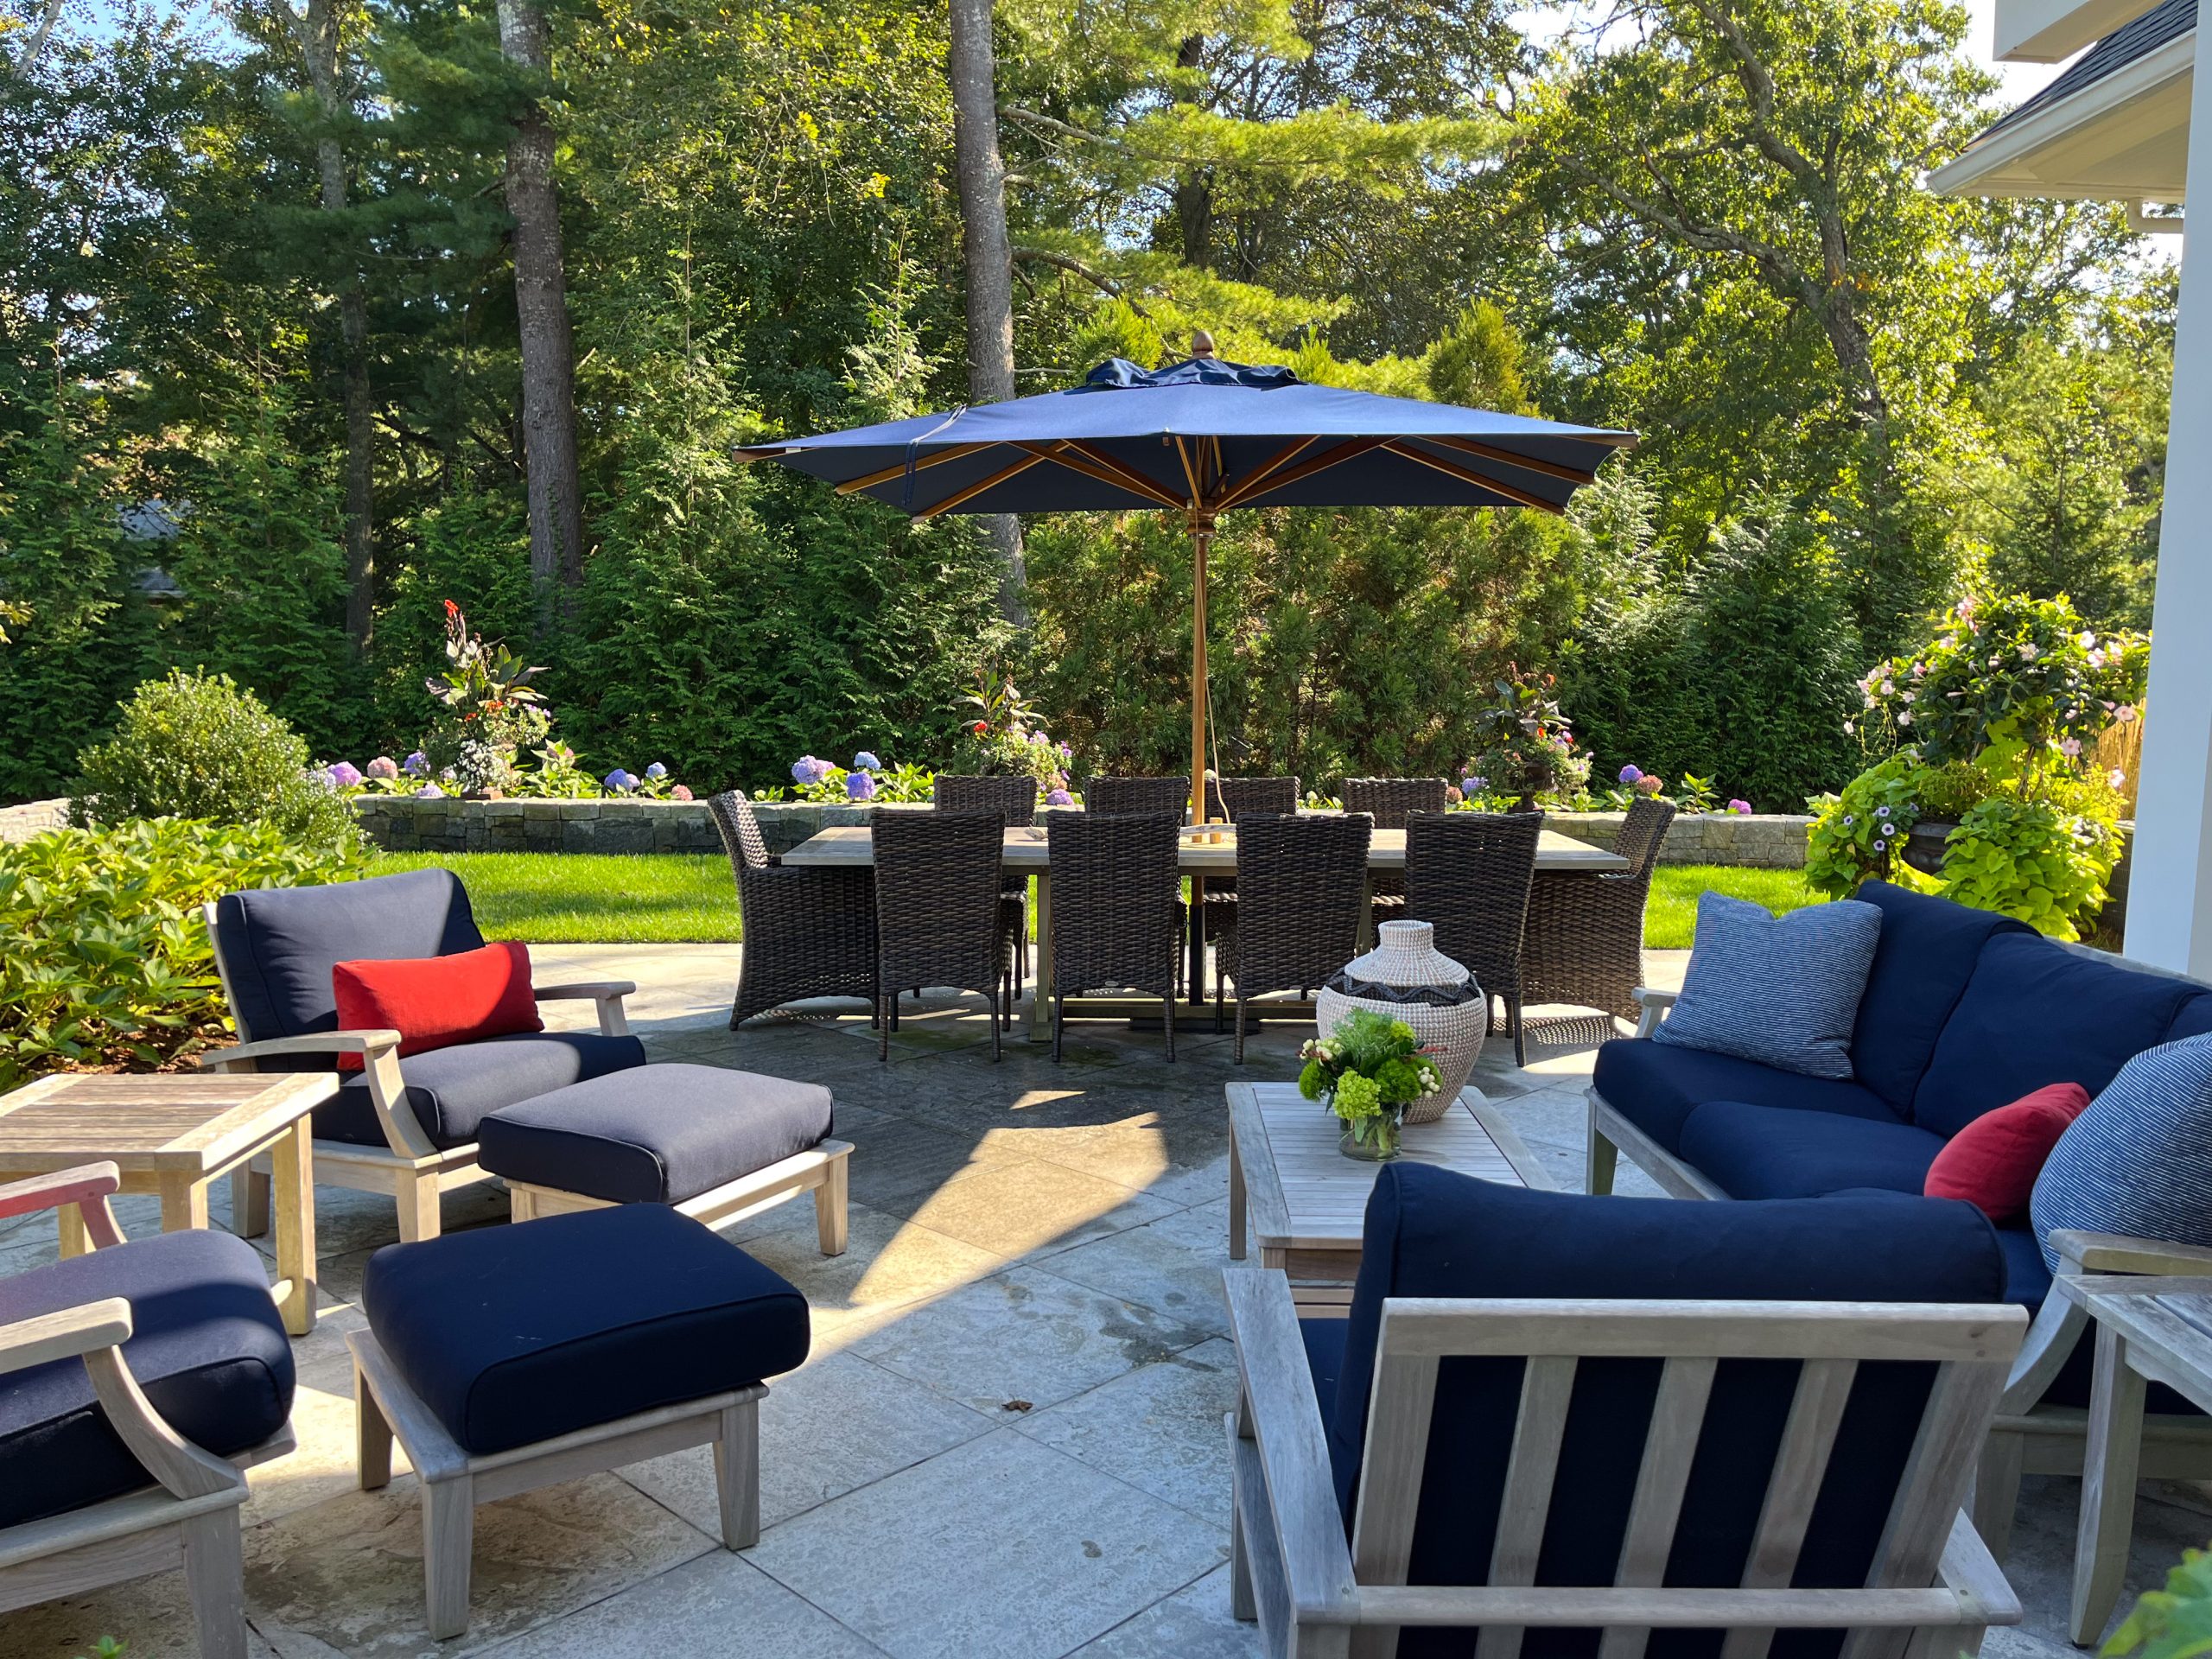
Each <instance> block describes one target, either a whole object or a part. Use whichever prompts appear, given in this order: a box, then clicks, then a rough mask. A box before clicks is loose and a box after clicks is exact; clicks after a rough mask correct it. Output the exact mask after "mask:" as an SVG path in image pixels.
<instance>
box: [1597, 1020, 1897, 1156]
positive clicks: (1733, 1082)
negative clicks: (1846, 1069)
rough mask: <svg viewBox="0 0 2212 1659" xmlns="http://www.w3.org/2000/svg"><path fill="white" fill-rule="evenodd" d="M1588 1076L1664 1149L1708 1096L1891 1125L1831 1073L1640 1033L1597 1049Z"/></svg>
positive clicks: (1672, 1147)
mask: <svg viewBox="0 0 2212 1659" xmlns="http://www.w3.org/2000/svg"><path fill="white" fill-rule="evenodd" d="M1591 1081H1592V1083H1593V1084H1595V1085H1596V1087H1597V1090H1598V1092H1599V1094H1600V1095H1602V1096H1605V1103H1606V1104H1607V1105H1609V1106H1611V1107H1612V1108H1614V1109H1616V1110H1617V1111H1618V1112H1619V1113H1620V1114H1621V1116H1624V1117H1625V1118H1626V1119H1628V1121H1629V1122H1631V1123H1633V1124H1635V1125H1636V1127H1637V1128H1639V1129H1642V1130H1643V1132H1644V1134H1646V1135H1649V1136H1650V1137H1651V1138H1652V1139H1653V1140H1654V1141H1657V1142H1658V1143H1659V1144H1660V1146H1661V1147H1664V1148H1665V1149H1666V1150H1667V1151H1669V1152H1672V1153H1680V1152H1681V1141H1682V1125H1683V1124H1684V1123H1685V1122H1688V1119H1689V1115H1690V1114H1691V1113H1692V1112H1694V1111H1695V1110H1696V1109H1698V1108H1699V1107H1700V1106H1701V1105H1703V1104H1704V1103H1706V1102H1707V1101H1708V1100H1740V1101H1745V1102H1748V1103H1751V1104H1752V1105H1754V1106H1774V1107H1788V1108H1790V1109H1795V1110H1799V1111H1808V1112H1828V1113H1837V1114H1840V1115H1841V1116H1846V1117H1860V1118H1872V1119H1873V1120H1874V1121H1875V1122H1878V1123H1895V1122H1898V1121H1899V1119H1898V1116H1897V1113H1895V1112H1893V1111H1891V1109H1890V1108H1889V1107H1888V1106H1886V1105H1885V1104H1884V1103H1883V1102H1882V1100H1881V1097H1880V1096H1878V1095H1876V1094H1875V1093H1874V1091H1873V1090H1871V1089H1868V1088H1866V1087H1865V1086H1864V1085H1863V1084H1856V1083H1847V1082H1844V1081H1842V1080H1840V1079H1838V1078H1833V1077H1800V1076H1799V1075H1798V1074H1797V1073H1796V1072H1794V1071H1776V1070H1775V1069H1774V1067H1772V1066H1770V1065H1760V1064H1759V1063H1758V1061H1757V1060H1739V1059H1738V1058H1735V1057H1734V1056H1733V1055H1731V1054H1708V1053H1707V1052H1705V1051H1704V1050H1702V1049H1696V1048H1669V1047H1668V1046H1666V1045H1665V1044H1663V1043H1655V1042H1652V1041H1651V1040H1650V1039H1648V1038H1637V1037H1624V1038H1616V1039H1614V1040H1613V1041H1611V1042H1609V1043H1607V1044H1605V1046H1602V1047H1601V1048H1599V1051H1598V1065H1597V1071H1596V1072H1595V1074H1594V1076H1593V1077H1592V1079H1591Z"/></svg>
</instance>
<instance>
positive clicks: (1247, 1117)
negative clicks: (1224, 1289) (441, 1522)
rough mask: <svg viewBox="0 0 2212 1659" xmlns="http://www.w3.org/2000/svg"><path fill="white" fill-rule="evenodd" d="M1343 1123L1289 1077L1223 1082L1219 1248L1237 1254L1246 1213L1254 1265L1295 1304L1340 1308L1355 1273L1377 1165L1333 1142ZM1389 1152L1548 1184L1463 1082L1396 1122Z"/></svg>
mask: <svg viewBox="0 0 2212 1659" xmlns="http://www.w3.org/2000/svg"><path fill="white" fill-rule="evenodd" d="M1343 1131H1344V1125H1343V1124H1342V1123H1341V1122H1338V1120H1337V1119H1336V1117H1335V1116H1332V1114H1331V1113H1330V1112H1329V1111H1328V1109H1326V1108H1325V1107H1323V1106H1322V1105H1320V1104H1319V1103H1318V1102H1315V1101H1311V1100H1308V1099H1306V1096H1303V1095H1301V1094H1300V1093H1299V1092H1298V1085H1297V1084H1294V1083H1232V1084H1230V1085H1229V1255H1230V1260H1231V1261H1233V1262H1242V1261H1243V1260H1244V1255H1245V1249H1246V1244H1245V1230H1246V1227H1247V1224H1248V1222H1249V1227H1250V1230H1251V1238H1252V1243H1255V1244H1256V1245H1258V1247H1259V1250H1260V1265H1261V1266H1262V1267H1265V1268H1281V1269H1282V1270H1283V1271H1284V1272H1285V1273H1286V1274H1288V1275H1289V1276H1290V1281H1291V1294H1292V1297H1293V1300H1295V1301H1296V1303H1297V1304H1298V1306H1299V1309H1300V1312H1301V1313H1330V1312H1336V1313H1341V1312H1343V1311H1344V1308H1345V1307H1347V1306H1350V1305H1351V1282H1352V1281H1353V1280H1355V1279H1357V1277H1358V1276H1359V1246H1360V1236H1361V1231H1362V1229H1363V1224H1364V1223H1365V1221H1366V1217H1367V1199H1368V1196H1369V1194H1370V1193H1372V1192H1374V1190H1375V1176H1376V1171H1378V1170H1379V1169H1381V1168H1382V1167H1383V1166H1381V1165H1380V1164H1366V1163H1361V1162H1360V1161H1358V1160H1357V1159H1352V1158H1347V1157H1345V1156H1344V1154H1343V1153H1342V1152H1340V1151H1338V1140H1339V1139H1340V1138H1341V1136H1342V1134H1343ZM1399 1147H1400V1150H1399V1154H1398V1155H1399V1157H1400V1158H1401V1159H1402V1160H1404V1161H1406V1162H1408V1163H1415V1164H1436V1165H1439V1166H1442V1167H1443V1168H1446V1169H1451V1170H1457V1171H1458V1172H1459V1173H1460V1174H1462V1175H1472V1176H1476V1177H1478V1179H1483V1180H1486V1181H1503V1182H1505V1183H1507V1184H1508V1185H1513V1186H1525V1187H1530V1188H1533V1189H1535V1190H1536V1191H1538V1192H1548V1191H1549V1190H1550V1189H1551V1186H1552V1181H1551V1178H1550V1177H1549V1176H1548V1175H1547V1174H1545V1173H1544V1170H1543V1166H1542V1165H1541V1164H1539V1163H1538V1162H1537V1161H1536V1160H1535V1155H1534V1154H1531V1153H1530V1152H1529V1148H1528V1147H1526V1146H1525V1145H1523V1144H1522V1140H1521V1137H1520V1136H1519V1135H1516V1133H1514V1129H1513V1126H1512V1125H1511V1124H1510V1123H1508V1122H1506V1121H1505V1120H1504V1119H1503V1117H1501V1116H1498V1113H1497V1109H1496V1108H1495V1107H1493V1106H1491V1103H1489V1101H1487V1100H1486V1099H1484V1097H1483V1092H1482V1090H1479V1089H1477V1088H1474V1087H1473V1086H1471V1085H1470V1086H1469V1087H1467V1088H1465V1089H1462V1090H1460V1091H1459V1099H1458V1100H1456V1101H1454V1102H1453V1103H1452V1107H1451V1109H1449V1110H1448V1111H1446V1113H1445V1114H1444V1116H1442V1117H1440V1118H1439V1119H1438V1120H1437V1121H1436V1122H1433V1123H1412V1124H1408V1125H1407V1126H1406V1128H1405V1131H1404V1135H1403V1138H1402V1140H1401V1141H1400V1142H1399Z"/></svg>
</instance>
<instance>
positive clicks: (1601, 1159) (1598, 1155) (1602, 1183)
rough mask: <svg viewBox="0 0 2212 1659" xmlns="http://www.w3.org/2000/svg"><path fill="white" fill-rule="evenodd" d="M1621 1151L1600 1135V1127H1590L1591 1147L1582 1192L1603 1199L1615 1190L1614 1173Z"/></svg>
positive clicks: (1584, 1169)
mask: <svg viewBox="0 0 2212 1659" xmlns="http://www.w3.org/2000/svg"><path fill="white" fill-rule="evenodd" d="M1620 1156H1621V1149H1620V1148H1619V1147H1617V1146H1615V1145H1614V1144H1613V1143H1612V1142H1611V1141H1608V1140H1606V1139H1605V1136H1604V1135H1600V1134H1599V1133H1598V1126H1597V1125H1596V1124H1595V1123H1592V1125H1591V1126H1590V1145H1589V1149H1588V1152H1587V1153H1586V1155H1585V1158H1584V1160H1583V1166H1582V1190H1583V1191H1584V1192H1587V1193H1590V1194H1592V1195H1593V1196H1594V1197H1598V1198H1603V1197H1605V1196H1606V1195H1607V1194H1609V1193H1610V1192H1612V1190H1613V1175H1614V1172H1615V1171H1616V1170H1617V1168H1618V1166H1619V1164H1620Z"/></svg>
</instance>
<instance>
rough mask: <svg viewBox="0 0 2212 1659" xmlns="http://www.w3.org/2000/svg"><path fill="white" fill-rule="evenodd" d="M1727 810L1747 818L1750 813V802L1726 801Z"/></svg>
mask: <svg viewBox="0 0 2212 1659" xmlns="http://www.w3.org/2000/svg"><path fill="white" fill-rule="evenodd" d="M1728 810H1730V811H1731V812H1733V813H1735V814H1736V815H1737V816H1738V817H1745V818H1747V817H1751V803H1750V802H1749V801H1744V800H1736V801H1731V802H1729V803H1728Z"/></svg>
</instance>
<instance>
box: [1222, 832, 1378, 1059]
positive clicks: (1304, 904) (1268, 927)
mask: <svg viewBox="0 0 2212 1659" xmlns="http://www.w3.org/2000/svg"><path fill="white" fill-rule="evenodd" d="M1373 828H1374V826H1373V825H1371V824H1370V823H1368V821H1367V820H1366V818H1364V817H1361V816H1360V815H1359V814H1357V813H1345V814H1344V815H1342V816H1335V815H1332V816H1329V817H1289V818H1249V819H1247V820H1246V821H1245V822H1244V823H1241V824H1239V825H1238V826H1237V827H1236V890H1237V901H1236V905H1235V906H1233V907H1232V908H1231V910H1230V914H1229V917H1228V918H1227V922H1226V925H1224V927H1223V929H1222V931H1221V933H1220V935H1219V937H1218V938H1216V939H1215V941H1214V962H1213V973H1214V980H1213V1017H1214V1029H1215V1030H1217V1031H1218V1030H1220V1029H1221V1023H1222V1019H1221V1016H1222V999H1223V995H1224V993H1223V990H1222V985H1223V982H1224V981H1225V980H1231V979H1233V980H1235V981H1236V1060H1237V1064H1239V1065H1242V1064H1243V1060H1244V1004H1245V1003H1246V1001H1248V1000H1249V999H1250V998H1252V997H1255V996H1260V995H1265V994H1266V993H1267V992H1269V991H1299V992H1305V991H1308V990H1311V989H1313V988H1314V987H1316V986H1318V985H1319V984H1320V983H1321V982H1323V981H1325V979H1327V978H1328V976H1330V975H1331V974H1333V973H1334V972H1336V971H1337V969H1339V968H1341V967H1343V966H1344V963H1347V962H1349V961H1351V958H1352V957H1354V956H1355V955H1356V954H1357V952H1358V950H1359V925H1360V920H1361V917H1362V913H1363V911H1364V910H1365V908H1366V902H1367V844H1368V842H1369V839H1370V836H1371V833H1372V831H1373Z"/></svg>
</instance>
